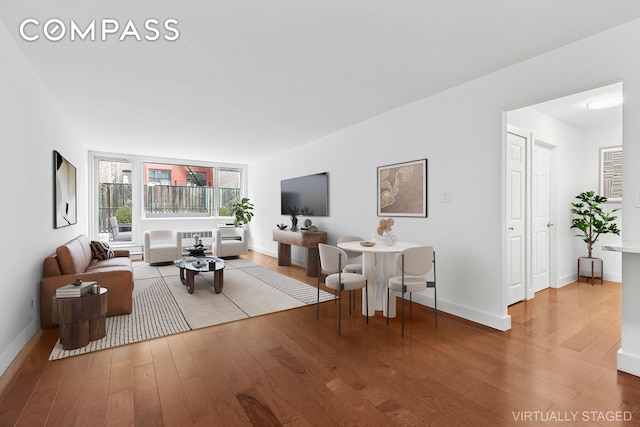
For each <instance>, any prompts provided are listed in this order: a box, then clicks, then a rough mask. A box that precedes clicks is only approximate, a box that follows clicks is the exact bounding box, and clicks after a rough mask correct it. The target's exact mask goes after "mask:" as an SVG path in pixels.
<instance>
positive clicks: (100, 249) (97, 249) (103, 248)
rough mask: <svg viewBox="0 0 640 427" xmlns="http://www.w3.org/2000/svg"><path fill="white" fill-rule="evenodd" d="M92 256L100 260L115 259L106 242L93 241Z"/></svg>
mask: <svg viewBox="0 0 640 427" xmlns="http://www.w3.org/2000/svg"><path fill="white" fill-rule="evenodd" d="M91 256H92V257H93V258H95V259H98V260H105V259H109V258H113V257H114V256H115V255H114V253H113V251H112V250H111V249H110V248H109V244H108V243H106V242H100V241H97V240H92V241H91Z"/></svg>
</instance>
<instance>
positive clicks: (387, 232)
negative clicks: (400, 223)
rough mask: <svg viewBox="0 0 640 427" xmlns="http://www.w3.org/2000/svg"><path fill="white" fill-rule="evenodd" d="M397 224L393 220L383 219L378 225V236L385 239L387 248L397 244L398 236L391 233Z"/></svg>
mask: <svg viewBox="0 0 640 427" xmlns="http://www.w3.org/2000/svg"><path fill="white" fill-rule="evenodd" d="M393 224H395V222H394V220H393V218H386V219H385V218H383V219H381V220H380V223H379V224H378V230H377V231H378V235H379V236H382V238H383V239H384V244H385V245H387V246H393V245H395V244H396V236H394V235H393V234H392V233H391V228H392V227H393Z"/></svg>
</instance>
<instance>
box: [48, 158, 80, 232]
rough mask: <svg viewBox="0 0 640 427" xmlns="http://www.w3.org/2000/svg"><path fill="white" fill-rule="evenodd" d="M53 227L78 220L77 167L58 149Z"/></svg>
mask: <svg viewBox="0 0 640 427" xmlns="http://www.w3.org/2000/svg"><path fill="white" fill-rule="evenodd" d="M53 183H54V184H53V185H54V188H53V215H54V216H53V228H61V227H66V226H68V225H73V224H75V223H76V222H77V214H78V205H77V196H76V191H77V187H76V168H75V166H73V165H72V164H71V163H69V161H68V160H67V159H65V158H64V157H62V155H61V154H60V153H58V152H57V151H54V152H53Z"/></svg>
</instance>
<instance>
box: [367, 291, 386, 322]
mask: <svg viewBox="0 0 640 427" xmlns="http://www.w3.org/2000/svg"><path fill="white" fill-rule="evenodd" d="M390 296H391V294H390V292H389V287H388V286H387V326H389V297H390ZM367 302H369V301H367ZM368 313H369V312H368V311H367V314H368Z"/></svg>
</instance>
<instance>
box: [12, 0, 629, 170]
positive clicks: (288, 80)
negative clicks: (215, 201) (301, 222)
mask: <svg viewBox="0 0 640 427" xmlns="http://www.w3.org/2000/svg"><path fill="white" fill-rule="evenodd" d="M29 17H33V18H36V19H38V20H39V21H40V22H41V23H44V22H45V21H47V20H48V19H50V18H59V19H61V20H62V21H63V22H66V23H69V22H70V21H71V20H73V21H74V22H76V23H77V24H79V25H80V26H81V27H83V26H85V27H86V25H88V23H89V22H90V21H91V20H93V19H96V20H98V22H100V20H101V19H105V18H113V19H117V20H118V21H119V22H120V23H121V25H123V26H124V25H125V24H126V22H127V21H128V20H129V19H132V20H133V22H134V23H135V24H136V26H137V27H138V29H139V30H141V32H143V31H142V30H144V26H143V23H144V21H145V20H146V19H148V18H156V19H159V20H161V21H163V20H165V19H168V18H175V19H177V20H178V22H179V24H178V28H179V31H180V37H179V39H178V40H177V41H175V42H167V41H164V40H158V41H155V42H146V41H141V42H139V41H136V40H134V39H133V38H132V37H129V38H128V39H127V40H125V41H119V40H118V36H117V35H116V36H113V37H111V38H108V39H107V41H100V40H97V41H70V40H69V39H68V38H65V39H63V40H62V41H59V42H55V43H54V42H50V41H47V40H46V39H44V38H41V39H40V40H38V41H35V42H27V41H24V40H22V38H20V36H19V34H18V28H19V25H20V22H22V21H23V20H24V19H25V18H29ZM639 17H640V2H638V1H636V0H609V1H603V0H563V1H561V2H560V1H557V0H536V1H530V0H484V1H477V0H456V1H451V0H400V1H394V2H390V1H388V0H323V1H304V2H302V1H295V0H242V1H222V0H192V1H185V2H177V1H175V0H153V1H152V0H137V1H135V2H132V1H130V0H126V1H125V0H111V1H108V2H105V1H102V2H97V1H88V0H75V1H71V0H57V1H50V0H35V1H29V0H0V18H1V19H2V21H3V22H4V24H5V26H6V27H7V29H8V32H9V33H10V34H11V36H12V37H13V38H14V40H15V42H16V44H17V46H18V48H19V49H20V51H21V52H22V53H23V54H24V56H25V58H26V60H27V61H28V63H29V64H30V66H31V67H32V68H33V70H34V71H35V73H36V75H37V76H38V77H39V78H40V79H41V81H42V82H43V84H44V86H45V88H46V89H47V90H48V91H49V92H50V95H51V97H52V99H53V101H54V103H55V104H56V105H57V106H58V108H59V109H60V111H61V113H62V114H63V116H64V117H65V118H66V119H67V120H68V122H69V124H70V125H71V127H72V129H73V130H74V131H75V132H76V133H77V135H78V137H79V138H80V140H82V141H83V142H84V143H86V144H87V146H88V147H89V148H90V149H94V150H100V151H111V152H125V153H132V154H150V153H153V154H156V155H159V156H174V157H178V158H186V159H200V158H203V159H207V160H215V161H227V162H239V163H247V162H251V161H254V160H257V159H260V158H263V157H265V156H270V155H273V154H274V153H277V152H278V151H280V150H285V149H288V148H291V147H294V146H296V145H299V144H304V143H307V142H310V141H313V140H315V139H317V138H319V137H322V136H324V135H327V134H330V133H333V132H335V131H338V130H340V129H343V128H345V127H348V126H351V125H353V124H355V123H358V122H360V121H362V120H365V119H367V118H370V117H372V116H375V115H377V114H380V113H383V112H385V111H389V110H392V109H394V108H397V107H400V106H402V105H405V104H408V103H410V102H413V101H415V100H418V99H420V98H424V97H426V96H429V95H432V94H434V93H437V92H439V91H442V90H444V89H447V88H449V87H453V86H456V85H458V84H460V83H463V82H465V81H468V80H470V79H474V78H477V77H479V76H482V75H485V74H487V73H490V72H493V71H496V70H498V69H501V68H503V67H506V66H508V65H511V64H514V63H517V62H520V61H522V60H524V59H527V58H530V57H533V56H535V55H538V54H541V53H543V52H546V51H549V50H551V49H554V48H557V47H560V46H563V45H566V44H568V43H571V42H573V41H576V40H579V39H581V38H584V37H587V36H589V35H591V34H595V33H598V32H601V31H603V30H606V29H608V28H612V27H614V26H617V25H620V24H622V23H625V22H628V21H631V20H633V19H637V18H639Z"/></svg>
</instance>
